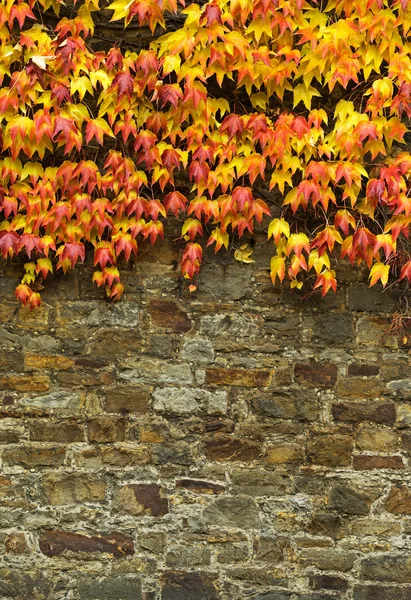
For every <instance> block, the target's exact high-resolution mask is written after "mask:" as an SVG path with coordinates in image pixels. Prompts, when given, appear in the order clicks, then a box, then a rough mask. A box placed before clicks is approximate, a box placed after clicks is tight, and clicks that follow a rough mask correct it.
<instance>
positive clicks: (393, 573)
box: [360, 552, 411, 583]
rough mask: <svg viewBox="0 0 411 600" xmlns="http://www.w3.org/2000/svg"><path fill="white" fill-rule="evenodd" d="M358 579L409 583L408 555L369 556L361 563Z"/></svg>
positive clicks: (410, 568)
mask: <svg viewBox="0 0 411 600" xmlns="http://www.w3.org/2000/svg"><path fill="white" fill-rule="evenodd" d="M360 579H365V580H367V581H371V582H375V581H381V582H392V583H411V561H410V559H409V554H408V552H406V553H405V554H400V555H397V556H393V555H391V554H382V555H379V556H371V557H370V558H366V559H364V560H363V561H362V562H361V567H360Z"/></svg>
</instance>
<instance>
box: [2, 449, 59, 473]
mask: <svg viewBox="0 0 411 600" xmlns="http://www.w3.org/2000/svg"><path fill="white" fill-rule="evenodd" d="M65 458H66V449H65V448H62V447H61V446H49V447H48V448H47V447H46V448H44V447H41V446H25V447H24V446H20V447H19V448H7V449H6V450H4V452H3V461H4V462H5V463H6V464H7V465H10V466H21V467H25V468H26V469H30V468H32V467H59V466H61V465H62V464H63V463H64V459H65Z"/></svg>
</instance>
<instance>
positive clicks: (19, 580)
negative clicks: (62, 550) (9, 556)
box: [0, 567, 68, 600]
mask: <svg viewBox="0 0 411 600" xmlns="http://www.w3.org/2000/svg"><path fill="white" fill-rule="evenodd" d="M67 584H68V578H67V577H66V576H65V575H64V574H62V573H61V574H59V575H58V576H57V577H53V576H52V574H51V573H48V574H46V573H44V572H43V570H38V571H33V570H31V569H30V570H27V569H19V568H8V567H4V568H2V569H0V598H13V600H23V599H24V600H25V599H26V598H27V599H28V598H30V600H31V599H33V600H51V598H59V597H60V598H61V596H62V595H63V594H64V589H65V588H66V587H67Z"/></svg>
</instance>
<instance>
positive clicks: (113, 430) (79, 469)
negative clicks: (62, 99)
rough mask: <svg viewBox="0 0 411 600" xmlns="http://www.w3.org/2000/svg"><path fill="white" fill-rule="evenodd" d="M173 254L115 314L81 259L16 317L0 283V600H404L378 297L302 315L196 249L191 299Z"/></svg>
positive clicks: (401, 491)
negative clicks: (200, 261) (39, 302)
mask: <svg viewBox="0 0 411 600" xmlns="http://www.w3.org/2000/svg"><path fill="white" fill-rule="evenodd" d="M109 35H112V32H110V33H109ZM130 35H134V33H133V32H131V33H130ZM178 235H179V234H178V233H177V235H176V236H175V237H177V236H178ZM259 235H260V234H259V233H258V232H255V237H256V241H257V243H256V245H255V255H256V256H257V254H258V253H259V252H262V253H263V254H264V253H267V252H268V250H267V248H268V246H267V245H266V244H265V243H264V240H263V239H262V238H261V240H260V238H259ZM260 242H261V243H260ZM177 254H178V253H177V252H176V250H175V247H174V248H173V246H171V245H170V244H169V242H168V241H165V242H161V243H160V244H159V245H158V246H155V247H154V249H151V250H150V252H146V251H145V249H144V246H142V247H141V249H140V253H139V257H138V259H137V261H136V263H135V264H134V265H132V266H130V267H128V270H123V269H121V270H122V278H123V279H124V281H125V282H126V293H125V295H124V298H123V299H122V300H121V301H120V302H119V303H116V304H109V303H108V302H107V300H106V299H105V298H104V291H102V290H99V289H97V288H95V289H93V288H92V286H91V285H90V284H89V283H88V281H89V277H90V272H91V270H92V264H91V263H87V262H86V264H84V265H81V267H79V268H78V269H77V268H76V269H74V271H73V272H72V273H70V274H69V277H68V278H67V277H61V278H58V277H55V278H54V285H52V286H49V284H48V283H47V281H46V282H45V289H44V290H43V292H42V294H43V298H44V299H45V303H44V305H43V307H42V308H41V310H40V311H37V312H36V311H32V312H31V313H30V311H28V310H27V309H26V308H22V307H20V306H19V305H18V304H17V303H15V302H13V300H12V298H13V296H12V290H13V287H14V285H15V282H16V281H17V275H16V270H15V269H14V268H11V267H10V265H8V266H5V267H4V269H3V266H2V265H0V270H1V272H2V273H3V272H4V277H3V278H2V279H1V282H4V285H6V287H4V286H3V283H0V287H1V290H2V291H4V293H3V295H2V301H1V302H0V421H1V422H0V598H1V599H2V600H3V599H4V600H246V599H247V600H337V599H338V600H410V598H411V560H410V549H411V541H410V540H411V537H410V536H411V524H410V516H411V478H410V461H411V383H410V382H411V376H410V373H411V353H410V349H409V347H404V346H403V345H402V340H401V339H399V338H397V337H396V336H395V335H393V334H392V333H390V331H389V330H390V314H391V313H392V312H393V311H394V310H395V307H396V301H397V298H396V296H395V294H393V293H392V292H391V290H390V289H388V290H387V291H385V292H384V294H381V291H380V290H379V289H377V287H378V286H375V288H372V290H371V291H370V290H369V289H368V287H366V285H364V284H363V282H361V281H360V280H359V277H358V278H357V276H356V275H355V278H354V279H351V283H350V284H349V285H348V286H347V287H345V288H344V285H340V286H339V290H338V294H337V295H335V296H334V295H331V296H326V297H325V298H324V299H321V298H320V296H316V295H312V296H309V297H308V298H305V300H304V302H301V296H300V294H299V293H291V292H289V291H287V290H286V289H282V290H280V289H279V288H275V287H273V286H272V285H271V282H270V281H269V276H268V275H267V273H266V271H265V269H264V268H260V265H261V263H260V262H259V261H257V262H256V263H255V265H240V264H234V265H231V263H230V264H229V258H230V257H229V256H228V254H223V253H218V254H217V255H216V256H214V253H213V251H211V252H210V251H205V266H204V269H203V270H202V271H201V273H200V278H199V285H198V290H197V291H196V292H195V293H192V294H190V293H189V292H188V291H186V290H185V288H184V286H182V282H181V279H180V274H179V272H178V269H176V268H175V267H176V260H177V259H178V255H177ZM211 255H212V260H210V258H209V257H211ZM230 260H231V259H230ZM119 264H120V263H119ZM267 264H268V263H267ZM119 268H121V265H120V267H119ZM67 282H68V283H67ZM6 293H7V295H8V296H7V297H6ZM371 311H372V312H371Z"/></svg>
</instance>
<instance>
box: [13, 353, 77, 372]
mask: <svg viewBox="0 0 411 600" xmlns="http://www.w3.org/2000/svg"><path fill="white" fill-rule="evenodd" d="M24 365H25V368H26V369H27V370H30V369H38V370H39V371H43V370H44V369H48V370H51V371H65V370H66V369H70V368H71V367H73V365H74V360H73V359H72V358H69V357H67V356H58V355H54V356H50V355H41V354H30V353H27V354H26V356H25V357H24Z"/></svg>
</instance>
